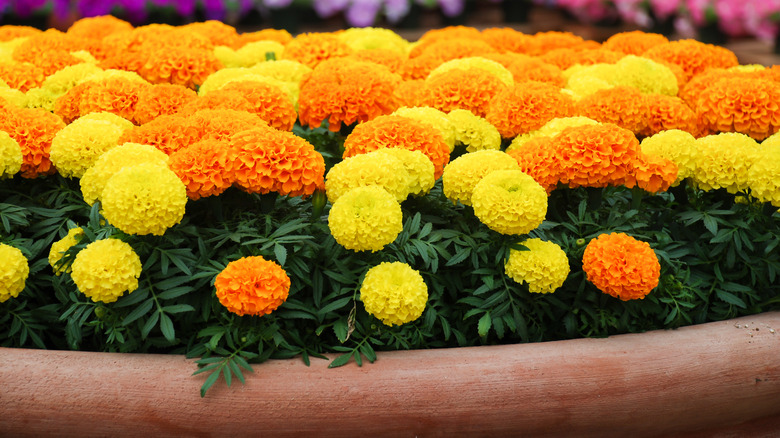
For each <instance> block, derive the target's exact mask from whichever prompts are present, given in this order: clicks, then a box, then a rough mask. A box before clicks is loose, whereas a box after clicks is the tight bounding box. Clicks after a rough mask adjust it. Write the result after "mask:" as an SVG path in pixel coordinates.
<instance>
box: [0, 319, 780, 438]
mask: <svg viewBox="0 0 780 438" xmlns="http://www.w3.org/2000/svg"><path fill="white" fill-rule="evenodd" d="M778 331H780V312H769V313H764V314H759V315H754V316H747V317H742V318H737V319H732V320H727V321H720V322H712V323H706V324H701V325H695V326H689V327H683V328H680V329H676V330H658V331H652V332H647V333H642V334H627V335H618V336H612V337H609V338H604V339H575V340H566V341H555V342H542V343H533V344H515V345H500V346H485V347H466V348H452V349H439V350H414V351H392V352H379V353H378V360H377V361H376V362H375V363H373V364H370V363H365V364H364V365H363V366H362V367H358V366H357V365H356V364H355V363H354V362H353V363H350V364H348V365H346V366H343V367H340V368H335V369H328V368H327V365H328V363H329V361H325V360H319V359H312V360H313V362H312V363H311V366H310V367H307V366H305V365H304V364H303V363H302V361H301V360H300V359H297V358H296V359H290V360H270V361H268V362H265V363H263V364H258V365H254V373H245V377H246V380H247V382H246V384H245V385H241V384H240V382H234V384H233V387H232V388H227V387H226V386H225V384H224V382H218V383H217V384H216V385H215V386H214V387H213V388H212V389H211V390H209V393H208V394H207V395H206V397H205V398H200V397H199V394H198V391H199V388H200V385H201V384H202V383H203V381H204V380H205V378H206V376H205V375H198V376H192V373H193V372H194V371H195V369H196V366H195V364H194V361H193V360H189V359H186V358H184V357H183V356H179V355H145V354H119V353H90V352H74V351H51V350H27V349H8V348H0V382H2V385H3V390H2V391H0V418H2V420H0V435H3V436H38V437H40V436H63V435H64V436H84V437H86V436H107V435H114V434H120V435H122V436H141V435H148V434H149V433H154V434H157V435H162V436H216V435H223V436H224V435H228V436H234V435H236V436H242V435H260V436H299V435H302V434H306V433H309V434H316V435H317V436H343V435H348V434H361V435H378V436H399V435H400V436H451V435H453V434H455V435H483V436H503V435H511V436H519V435H522V436H561V435H564V436H582V437H587V436H599V437H604V436H625V435H626V434H629V433H630V434H631V436H639V437H641V436H686V437H687V436H724V437H725V436H767V437H768V436H776V435H772V434H773V433H775V434H776V433H777V431H778V430H780V402H779V401H780V333H777V332H778ZM331 357H332V356H331ZM735 434H736V435H735Z"/></svg>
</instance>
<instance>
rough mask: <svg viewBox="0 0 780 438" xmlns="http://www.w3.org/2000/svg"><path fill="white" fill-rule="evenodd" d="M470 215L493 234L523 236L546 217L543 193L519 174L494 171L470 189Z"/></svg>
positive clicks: (522, 174) (541, 189) (515, 171)
mask: <svg viewBox="0 0 780 438" xmlns="http://www.w3.org/2000/svg"><path fill="white" fill-rule="evenodd" d="M471 202H472V205H473V206H474V214H475V215H476V216H477V218H478V219H479V220H480V221H481V222H482V223H483V224H485V225H487V226H488V228H490V229H491V230H493V231H497V232H499V233H501V234H526V233H528V232H530V231H531V230H533V229H535V228H536V227H538V226H539V225H541V223H542V221H544V217H545V216H546V215H547V192H546V191H545V190H544V187H542V186H541V185H539V183H537V182H536V181H534V179H533V178H531V177H530V176H528V175H526V174H525V173H523V172H522V171H520V170H497V171H494V172H492V173H490V174H488V175H487V176H486V177H484V178H482V180H481V181H480V182H478V183H477V185H476V186H475V187H474V193H472V195H471Z"/></svg>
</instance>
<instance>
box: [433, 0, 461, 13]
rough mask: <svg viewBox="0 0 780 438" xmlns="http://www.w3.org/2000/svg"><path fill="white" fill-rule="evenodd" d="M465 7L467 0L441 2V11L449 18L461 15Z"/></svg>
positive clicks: (445, 0) (441, 0)
mask: <svg viewBox="0 0 780 438" xmlns="http://www.w3.org/2000/svg"><path fill="white" fill-rule="evenodd" d="M465 5H466V2H465V0H439V7H441V11H442V12H443V13H444V15H446V16H448V17H455V16H457V15H460V14H461V13H462V12H463V7H464V6H465Z"/></svg>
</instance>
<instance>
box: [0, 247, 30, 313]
mask: <svg viewBox="0 0 780 438" xmlns="http://www.w3.org/2000/svg"><path fill="white" fill-rule="evenodd" d="M29 274H30V266H29V264H28V263H27V258H26V257H25V256H24V254H22V251H20V250H19V249H18V248H14V247H13V246H10V245H6V244H4V243H0V303H4V302H6V301H8V300H9V299H11V298H16V297H18V296H19V294H20V293H21V292H22V291H23V290H24V284H25V281H27V276H28V275H29Z"/></svg>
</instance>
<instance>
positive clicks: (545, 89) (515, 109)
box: [485, 82, 574, 138]
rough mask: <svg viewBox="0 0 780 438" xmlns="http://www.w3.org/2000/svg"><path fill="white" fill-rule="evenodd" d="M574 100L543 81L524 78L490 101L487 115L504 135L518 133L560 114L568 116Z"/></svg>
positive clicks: (533, 128)
mask: <svg viewBox="0 0 780 438" xmlns="http://www.w3.org/2000/svg"><path fill="white" fill-rule="evenodd" d="M573 112H574V101H573V100H572V99H571V97H569V96H567V95H566V94H564V93H562V92H561V89H560V88H558V87H555V86H554V85H550V84H547V83H542V82H525V83H521V84H516V85H515V86H514V87H513V88H507V89H505V90H503V91H501V92H499V93H498V94H496V96H495V97H494V98H493V99H492V100H491V101H490V105H489V107H488V111H487V115H486V117H485V118H486V119H487V121H488V122H490V123H491V124H492V125H493V126H495V127H496V128H497V129H498V132H499V133H501V136H502V137H504V138H512V137H516V136H518V135H520V134H524V133H526V132H529V131H533V130H535V129H539V128H541V127H542V126H544V124H545V123H547V122H549V121H550V120H552V119H554V118H557V117H569V116H571V115H573V114H572V113H573Z"/></svg>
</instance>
